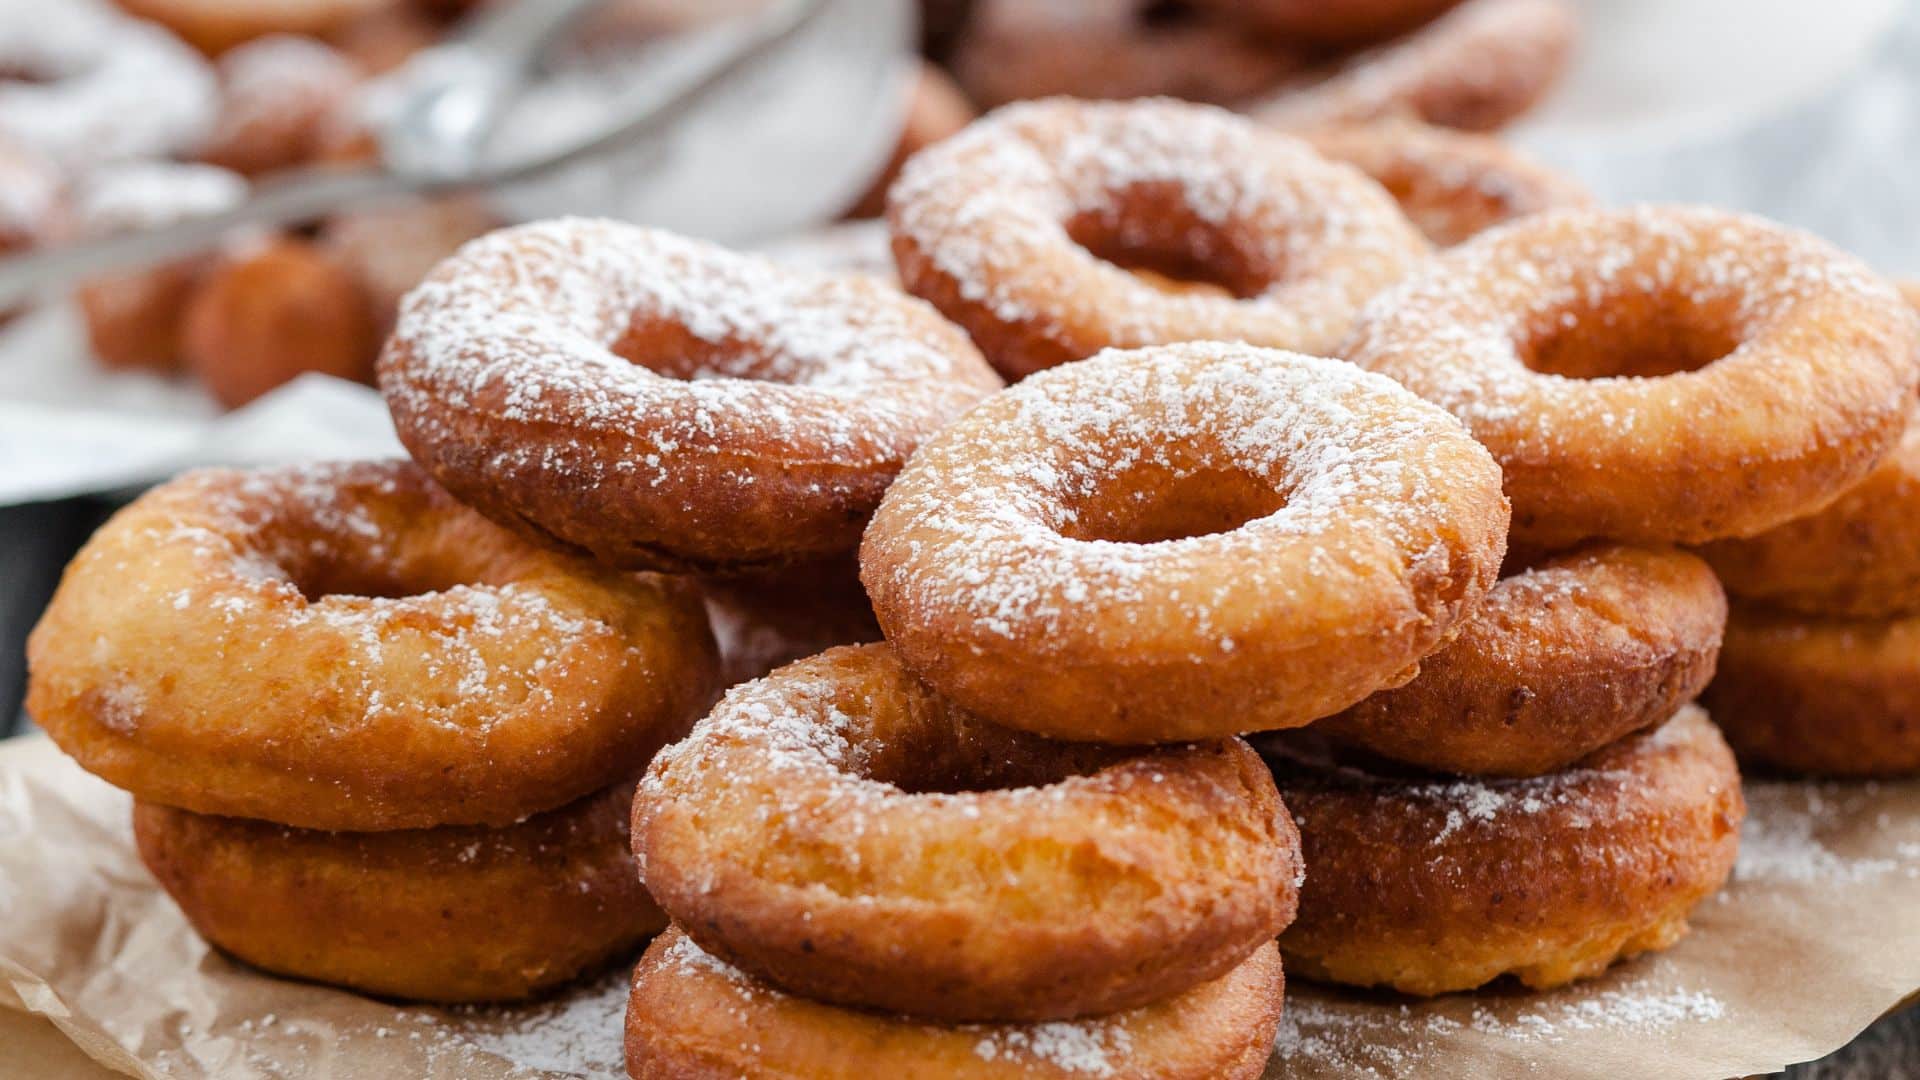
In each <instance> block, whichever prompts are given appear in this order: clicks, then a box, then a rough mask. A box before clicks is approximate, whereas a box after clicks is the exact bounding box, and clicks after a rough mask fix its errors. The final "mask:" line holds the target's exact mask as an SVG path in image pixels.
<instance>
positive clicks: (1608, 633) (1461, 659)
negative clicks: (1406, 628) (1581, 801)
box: [1313, 544, 1727, 776]
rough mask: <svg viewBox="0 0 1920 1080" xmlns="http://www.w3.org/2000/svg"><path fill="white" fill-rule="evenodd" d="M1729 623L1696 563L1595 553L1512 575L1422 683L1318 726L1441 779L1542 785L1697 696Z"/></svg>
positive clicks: (1635, 553) (1639, 551)
mask: <svg viewBox="0 0 1920 1080" xmlns="http://www.w3.org/2000/svg"><path fill="white" fill-rule="evenodd" d="M1726 623H1727V600H1726V596H1725V595H1724V594H1722V593H1721V591H1720V582H1719V581H1717V580H1716V579H1715V578H1714V576H1713V571H1712V570H1710V569H1708V567H1707V564H1706V563H1704V562H1701V561H1700V560H1699V559H1697V558H1695V557H1693V556H1692V555H1688V554H1686V553H1684V552H1680V551H1674V550H1671V549H1659V548H1631V547H1622V546H1618V545H1612V544H1602V545H1598V546H1595V547H1590V548H1586V549H1584V550H1581V551H1578V552H1574V553H1571V554H1566V555H1560V556H1557V557H1555V558H1551V559H1547V560H1546V561H1544V562H1541V563H1539V564H1537V565H1534V566H1530V567H1527V568H1526V569H1523V570H1521V571H1520V572H1519V573H1516V574H1514V575H1513V576H1510V577H1505V578H1502V579H1501V580H1500V581H1499V582H1498V583H1497V584H1495V585H1494V587H1493V588H1492V589H1491V590H1489V591H1488V593H1487V597H1486V599H1485V600H1483V601H1481V602H1480V606H1479V607H1477V608H1475V609H1474V610H1473V614H1472V615H1470V616H1468V617H1467V619H1466V620H1465V623H1464V625H1463V627H1462V628H1461V630H1460V634H1459V636H1458V637H1455V638H1454V639H1453V641H1451V642H1450V643H1448V644H1447V645H1445V646H1442V647H1441V649H1440V650H1439V651H1438V652H1435V653H1432V654H1430V655H1428V656H1427V657H1426V658H1425V659H1423V660H1421V661H1420V674H1419V675H1417V676H1415V677H1414V680H1413V681H1412V682H1410V683H1408V684H1406V685H1405V686H1402V687H1398V688H1396V689H1393V690H1382V691H1381V692H1379V693H1377V694H1375V695H1373V696H1372V697H1370V698H1368V699H1366V700H1365V701H1362V702H1361V703H1360V704H1358V705H1355V706H1354V707H1353V708H1351V709H1348V710H1347V711H1345V712H1343V713H1339V714H1337V715H1335V716H1330V717H1328V718H1327V719H1325V720H1322V721H1320V722H1319V723H1317V724H1315V725H1314V727H1313V730H1314V731H1316V732H1318V733H1321V734H1323V735H1327V736H1329V737H1332V738H1334V739H1335V740H1337V741H1339V742H1342V743H1346V744H1348V745H1351V746H1357V747H1361V748H1364V749H1366V750H1368V751H1371V752H1373V753H1376V754H1379V755H1381V756H1382V757H1387V758H1392V759H1393V760H1395V761H1403V762H1407V763H1409V764H1412V765H1417V766H1420V767H1422V768H1427V769H1433V770H1436V771H1438V772H1448V773H1464V774H1469V775H1491V776H1537V775H1539V774H1541V773H1546V772H1552V771H1553V770H1555V769H1560V768H1564V767H1566V766H1568V765H1571V764H1572V763H1573V762H1575V761H1577V760H1579V759H1580V758H1583V757H1585V756H1587V755H1588V754H1589V753H1592V752H1593V751H1595V750H1598V749H1600V748H1601V747H1602V746H1605V745H1606V744H1608V743H1610V742H1613V741H1614V740H1616V739H1619V738H1621V737H1622V736H1625V735H1627V734H1629V733H1631V732H1635V731H1639V730H1641V729H1642V728H1645V727H1648V726H1650V725H1653V724H1657V723H1659V722H1661V721H1662V720H1665V719H1667V718H1668V717H1670V716H1672V715H1673V714H1674V710H1676V709H1678V708H1679V707H1680V706H1681V705H1683V704H1685V703H1686V702H1688V701H1692V700H1693V699H1694V697H1696V696H1697V695H1698V694H1699V693H1700V691H1701V689H1702V688H1704V687H1705V686H1706V685H1707V681H1708V680H1709V679H1711V678H1713V662H1714V657H1715V656H1716V655H1717V654H1718V653H1719V650H1720V635H1721V632H1722V631H1723V630H1724V629H1725V627H1726Z"/></svg>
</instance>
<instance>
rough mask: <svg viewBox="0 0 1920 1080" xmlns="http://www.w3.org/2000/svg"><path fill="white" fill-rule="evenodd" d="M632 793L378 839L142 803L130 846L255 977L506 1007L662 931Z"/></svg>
mask: <svg viewBox="0 0 1920 1080" xmlns="http://www.w3.org/2000/svg"><path fill="white" fill-rule="evenodd" d="M632 793H633V785H632V784H630V783H629V784H620V785H615V786H613V787H611V788H609V789H607V790H606V791H603V792H600V793H599V794H597V795H592V796H589V797H587V798H585V799H582V800H580V801H578V802H575V803H572V804H570V805H567V806H564V807H561V808H560V809H557V810H549V811H547V812H546V813H544V814H538V815H536V816H534V817H531V818H528V819H527V820H526V821H523V822H521V823H519V824H517V825H509V826H507V827H505V828H501V829H487V828H475V827H471V826H468V827H460V826H455V827H451V828H440V829H412V830H403V831H400V832H377V833H328V832H314V831H311V830H307V829H292V828H288V827H286V826H283V825H275V824H272V823H270V822H265V821H247V820H244V819H241V818H224V817H211V816H207V815H202V814H195V813H191V812H189V811H186V810H174V809H170V808H168V807H164V806H159V805H155V804H153V803H146V802H136V803H135V804H134V809H133V835H134V839H135V841H136V842H137V844H138V847H139V850H140V858H141V860H142V861H143V862H145V863H146V864H147V867H148V869H149V870H151V871H152V872H153V876H154V877H156V878H158V879H159V881H160V885H161V887H162V888H164V889H166V891H167V892H168V893H169V894H171V895H172V896H173V898H174V901H175V903H177V904H179V906H180V909H181V911H182V912H184V913H185V914H186V916H187V921H188V922H190V923H192V924H193V927H194V929H195V930H197V931H198V932H199V933H200V936H201V937H204V938H206V939H207V940H208V941H210V942H212V943H213V944H215V945H217V946H219V947H220V948H221V949H223V950H224V951H226V952H228V953H231V954H233V955H234V956H237V957H239V958H240V959H242V960H245V961H246V962H247V963H249V964H252V965H253V966H254V967H257V968H261V969H263V970H266V971H270V972H273V973H275V974H279V975H289V976H292V977H295V978H301V979H312V980H315V981H317V982H324V983H332V984H334V985H337V986H345V987H349V988H351V989H354V990H359V991H362V992H364V993H369V994H377V995H380V996H382V997H392V998H404V999H407V1000H416V1001H436V1002H467V1001H509V1000H515V999H520V998H527V997H532V996H535V995H537V994H540V993H542V992H544V991H546V990H549V989H552V988H553V987H556V986H559V985H560V984H562V983H565V982H570V981H572V980H573V979H575V978H577V977H579V976H581V975H583V974H586V973H588V972H591V971H593V970H596V969H598V968H601V967H603V966H606V965H608V964H610V963H612V962H613V961H614V960H616V959H618V958H621V957H624V956H627V955H629V954H630V953H631V951H632V950H633V949H634V948H636V947H637V946H638V945H639V944H640V943H641V942H642V941H645V940H646V939H647V938H650V937H652V936H653V935H655V934H657V933H659V932H660V931H661V930H662V929H663V928H665V926H666V924H667V920H666V916H665V915H663V914H661V912H660V909H659V908H657V907H655V906H654V904H653V901H652V900H651V899H649V898H648V897H647V891H646V889H644V888H642V887H641V885H640V880H639V876H638V875H637V874H635V873H634V867H633V855H632V852H631V851H629V850H628V846H627V811H628V808H629V806H630V804H631V802H632Z"/></svg>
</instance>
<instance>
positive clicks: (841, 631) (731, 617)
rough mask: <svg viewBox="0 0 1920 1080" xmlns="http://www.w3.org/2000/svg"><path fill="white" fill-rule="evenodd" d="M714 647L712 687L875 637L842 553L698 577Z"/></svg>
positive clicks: (856, 574) (863, 596) (869, 611)
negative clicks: (768, 570)
mask: <svg viewBox="0 0 1920 1080" xmlns="http://www.w3.org/2000/svg"><path fill="white" fill-rule="evenodd" d="M700 587H701V591H703V592H704V593H705V594H706V600H707V620H708V621H709V622H710V623H712V625H713V636H714V640H715V642H716V643H717V644H718V645H719V648H720V685H721V686H722V687H728V686H735V685H738V684H740V683H743V682H747V681H748V680H751V679H757V678H759V677H761V676H762V675H765V674H767V673H768V672H770V671H772V670H773V669H775V668H777V667H782V666H784V665H786V664H790V663H792V662H793V661H795V660H799V659H802V658H804V657H808V656H812V655H813V654H814V653H817V652H824V651H826V650H827V649H830V648H832V647H833V646H835V645H860V644H865V643H867V642H873V641H879V640H880V624H879V623H877V622H875V621H874V618H873V604H872V603H871V602H869V601H868V600H867V592H866V590H865V589H863V588H861V587H860V571H859V568H858V567H857V566H856V565H855V564H854V561H853V560H852V559H850V558H846V557H844V556H842V557H840V558H836V559H832V560H829V561H827V562H824V563H817V564H813V565H809V566H800V567H793V568H790V569H787V570H782V571H779V572H776V573H773V574H767V575H762V576H760V577H753V578H704V579H702V580H701V582H700Z"/></svg>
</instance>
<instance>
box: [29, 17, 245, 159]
mask: <svg viewBox="0 0 1920 1080" xmlns="http://www.w3.org/2000/svg"><path fill="white" fill-rule="evenodd" d="M214 108H215V88H214V79H213V72H212V70H211V69H210V68H208V67H207V64H206V62H205V61H204V60H202V59H201V58H200V57H199V56H196V55H195V54H194V52H193V50H191V49H189V48H187V47H186V46H184V45H182V44H181V43H180V42H179V41H177V40H175V39H174V38H173V36H172V35H170V34H168V33H167V32H166V31H164V30H162V29H160V28H159V27H157V26H150V25H148V24H146V23H142V22H140V21H138V20H136V19H129V18H126V17H125V16H123V15H121V14H119V13H118V12H116V11H114V10H113V8H111V7H110V6H108V5H106V4H105V3H102V2H97V0H59V2H57V3H34V2H30V0H8V2H7V3H5V4H0V139H4V140H6V141H7V142H9V143H11V144H14V145H16V146H19V147H21V148H23V149H25V150H28V151H31V152H33V153H36V154H40V155H42V156H44V157H46V158H48V159H50V160H52V161H53V162H55V163H56V164H57V165H59V166H60V167H61V168H62V169H64V170H67V171H69V172H81V171H84V170H88V169H92V168H95V167H97V166H100V165H103V164H107V163H109V162H116V161H127V160H132V159H145V158H163V157H167V156H169V155H171V154H174V153H176V152H179V151H183V150H188V149H191V148H192V146H193V145H194V144H195V143H197V142H199V140H200V139H201V138H202V137H204V136H205V134H206V131H207V128H208V125H209V124H210V123H211V122H212V120H213V113H214Z"/></svg>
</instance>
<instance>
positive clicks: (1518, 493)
mask: <svg viewBox="0 0 1920 1080" xmlns="http://www.w3.org/2000/svg"><path fill="white" fill-rule="evenodd" d="M1342 355H1344V356H1346V357H1347V358H1348V359H1350V360H1352V361H1353V362H1354V363H1356V364H1359V365H1360V366H1361V367H1364V368H1367V369H1369V370H1372V371H1378V372H1381V373H1383V374H1386V375H1390V376H1392V377H1393V378H1395V379H1397V380H1399V381H1400V382H1402V383H1404V384H1405V385H1406V386H1407V387H1408V388H1410V389H1412V390H1413V391H1414V392H1415V393H1417V394H1419V395H1421V396H1422V397H1425V398H1427V399H1428V400H1430V401H1434V402H1437V403H1439V404H1441V405H1443V406H1445V407H1446V408H1447V409H1448V410H1450V411H1452V412H1453V413H1454V414H1455V415H1457V416H1459V417H1460V418H1461V419H1462V420H1464V421H1465V422H1466V425H1467V427H1468V428H1469V429H1470V430H1472V432H1473V434H1474V436H1475V437H1476V438H1478V439H1479V440H1480V441H1481V442H1482V443H1484V444H1486V446H1487V448H1488V449H1489V450H1491V451H1492V452H1493V455H1494V457H1495V458H1497V459H1499V461H1500V464H1501V467H1502V468H1503V469H1504V470H1505V472H1506V487H1507V495H1508V497H1509V498H1511V499H1512V500H1513V529H1514V539H1515V541H1516V542H1517V543H1521V544H1525V545H1527V546H1530V547H1544V548H1552V547H1564V546H1567V545H1569V544H1571V543H1574V542H1577V541H1579V540H1582V539H1586V538H1589V537H1605V538H1610V539H1617V540H1629V541H1635V542H1644V543H1666V542H1681V543H1700V542H1703V541H1707V540H1713V539H1718V538H1721V537H1728V536H1752V535H1754V534H1756V533H1760V532H1764V531H1766V530H1768V529H1771V528H1773V527H1775V526H1777V525H1780V524H1781V523H1782V522H1785V521H1788V520H1790V519H1792V518H1795V517H1799V516H1801V515H1803V514H1807V513H1809V512H1812V511H1814V510H1817V509H1819V508H1820V507H1821V506H1822V505H1824V504H1826V503H1828V502H1830V501H1832V500H1833V499H1834V498H1835V497H1836V496H1838V495H1839V494H1840V493H1841V492H1843V491H1845V490H1846V489H1847V488H1849V487H1852V486H1853V485H1854V484H1856V483H1859V482H1860V481H1861V480H1862V479H1864V478H1865V476H1866V475H1867V473H1869V472H1870V471H1872V470H1873V468H1874V467H1875V465H1876V464H1877V463H1878V462H1879V460H1880V458H1881V457H1883V456H1884V455H1885V454H1887V453H1888V452H1889V451H1891V450H1892V449H1893V447H1894V445H1895V444H1896V443H1897V442H1898V440H1899V438H1900V433H1901V431H1902V430H1903V429H1904V428H1905V426H1906V419H1907V412H1908V408H1909V405H1908V403H1909V402H1911V401H1912V399H1913V395H1914V388H1915V383H1916V379H1917V378H1920V364H1917V363H1916V361H1917V360H1920V322H1917V321H1916V319H1915V317H1914V314H1913V312H1912V311H1911V310H1909V309H1908V308H1907V306H1906V305H1905V304H1904V303H1903V302H1902V301H1901V299H1900V296H1899V295H1898V294H1897V293H1896V292H1894V290H1893V289H1892V287H1890V286H1889V285H1888V284H1887V283H1886V282H1884V281H1882V280H1880V278H1878V277H1877V276H1876V275H1874V274H1873V273H1872V271H1870V270H1868V269H1867V268H1866V267H1865V266H1863V265H1861V264H1860V263H1859V262H1858V261H1856V260H1854V259H1852V258H1850V257H1848V256H1846V255H1844V254H1842V253H1841V252H1839V251H1837V250H1835V249H1834V248H1833V247H1831V246H1829V245H1828V244H1826V243H1825V242H1823V241H1821V240H1819V239H1816V238H1815V237H1813V236H1811V235H1809V234H1807V233H1803V232H1800V231H1798V230H1794V229H1789V228H1786V227H1784V226H1781V225H1775V224H1773V223H1771V222H1767V221H1763V220H1761V219H1759V218H1755V217H1750V216H1747V215H1743V214H1735V213H1729V212H1725V211H1720V210H1710V209H1705V208H1699V207H1684V206H1660V207H1646V206H1643V207H1634V208H1630V209H1625V210H1560V211H1552V212H1549V213H1545V214H1536V215H1533V216H1532V217H1528V218H1523V219H1521V220H1519V221H1516V222H1513V223H1512V224H1509V225H1507V226H1504V227H1502V228H1499V229H1495V230H1493V231H1491V232H1487V233H1482V234H1481V235H1480V236H1477V237H1475V238H1473V239H1472V240H1469V241H1467V242H1466V243H1464V244H1461V245H1459V246H1458V247H1455V248H1453V249H1452V250H1450V251H1447V252H1444V253H1442V254H1441V255H1440V256H1438V257H1437V258H1435V259H1434V260H1433V261H1432V262H1430V263H1429V264H1427V266H1426V267H1424V268H1423V269H1422V270H1420V271H1417V272H1416V273H1414V274H1413V275H1412V276H1411V277H1409V278H1408V280H1406V281H1405V282H1403V283H1401V284H1400V285H1399V286H1397V287H1395V288H1393V289H1390V290H1388V291H1387V292H1385V293H1383V294H1382V295H1381V296H1379V297H1378V298H1377V299H1376V300H1374V301H1373V302H1372V303H1371V304H1370V305H1369V306H1368V308H1367V311H1366V312H1365V313H1364V314H1363V315H1362V316H1361V318H1360V321H1359V323H1358V325H1357V326H1356V327H1355V330H1354V335H1353V338H1352V339H1351V340H1350V341H1349V342H1348V344H1347V345H1346V346H1345V347H1344V349H1343V350H1342ZM1785 403H1791V407H1790V408H1789V407H1788V405H1787V404H1785Z"/></svg>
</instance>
